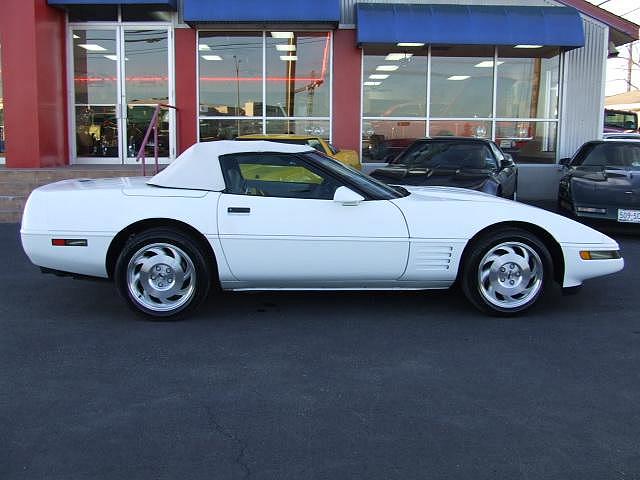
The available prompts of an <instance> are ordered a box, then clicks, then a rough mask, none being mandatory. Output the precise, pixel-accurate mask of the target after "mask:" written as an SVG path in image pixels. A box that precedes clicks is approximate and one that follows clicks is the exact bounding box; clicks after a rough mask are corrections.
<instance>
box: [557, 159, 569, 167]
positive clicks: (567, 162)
mask: <svg viewBox="0 0 640 480" xmlns="http://www.w3.org/2000/svg"><path fill="white" fill-rule="evenodd" d="M558 163H560V165H562V166H563V167H568V166H569V165H570V164H571V159H570V158H561V159H560V162H558Z"/></svg>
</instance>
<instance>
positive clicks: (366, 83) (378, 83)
mask: <svg viewBox="0 0 640 480" xmlns="http://www.w3.org/2000/svg"><path fill="white" fill-rule="evenodd" d="M381 83H382V82H364V84H363V85H364V86H366V87H377V86H378V85H380V84H381Z"/></svg>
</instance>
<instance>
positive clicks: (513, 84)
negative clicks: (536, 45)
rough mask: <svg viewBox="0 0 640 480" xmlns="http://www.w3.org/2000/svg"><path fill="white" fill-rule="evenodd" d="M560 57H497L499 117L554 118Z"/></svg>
mask: <svg viewBox="0 0 640 480" xmlns="http://www.w3.org/2000/svg"><path fill="white" fill-rule="evenodd" d="M559 77H560V57H559V56H558V55H556V56H554V57H551V58H500V59H499V64H498V79H497V85H498V86H497V102H496V106H497V114H496V116H497V117H498V118H547V119H550V118H557V117H558V84H559Z"/></svg>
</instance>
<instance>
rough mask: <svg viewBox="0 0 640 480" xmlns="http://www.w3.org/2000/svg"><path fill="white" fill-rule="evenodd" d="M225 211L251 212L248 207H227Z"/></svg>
mask: <svg viewBox="0 0 640 480" xmlns="http://www.w3.org/2000/svg"><path fill="white" fill-rule="evenodd" d="M227 213H251V209H250V208H249V207H229V208H227Z"/></svg>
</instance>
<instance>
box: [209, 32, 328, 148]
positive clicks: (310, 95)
mask: <svg viewBox="0 0 640 480" xmlns="http://www.w3.org/2000/svg"><path fill="white" fill-rule="evenodd" d="M198 54H199V65H200V78H199V82H200V119H201V123H200V125H201V128H200V140H201V141H206V140H215V139H220V138H235V137H237V136H238V135H244V134H247V133H263V132H264V133H269V134H298V135H317V136H320V137H323V138H326V139H328V138H329V135H330V128H329V124H330V119H329V110H330V97H331V95H330V92H331V68H330V65H331V34H330V33H329V32H319V33H316V32H304V33H298V32H255V33H246V32H242V33H237V34H224V35H222V34H219V33H216V32H201V33H200V35H199V40H198ZM263 62H264V64H265V65H266V72H263ZM223 117H253V118H254V119H255V120H253V121H251V122H244V123H243V122H242V121H240V120H233V121H232V120H229V121H228V122H221V121H220V120H216V121H209V120H212V119H214V118H216V119H217V118H220V119H222V118H223ZM316 119H317V120H316ZM234 125H235V131H233V126H234Z"/></svg>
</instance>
